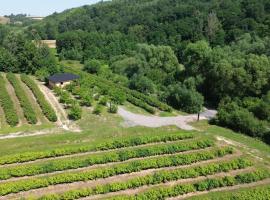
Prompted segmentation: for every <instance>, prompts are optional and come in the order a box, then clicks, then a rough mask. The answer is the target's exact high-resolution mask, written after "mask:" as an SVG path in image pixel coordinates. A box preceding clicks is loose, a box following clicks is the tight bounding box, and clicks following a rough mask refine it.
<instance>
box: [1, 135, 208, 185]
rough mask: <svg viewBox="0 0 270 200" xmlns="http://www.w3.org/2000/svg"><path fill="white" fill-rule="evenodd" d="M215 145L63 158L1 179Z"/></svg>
mask: <svg viewBox="0 0 270 200" xmlns="http://www.w3.org/2000/svg"><path fill="white" fill-rule="evenodd" d="M212 145H213V142H212V141H211V140H199V141H187V142H180V143H179V142H178V143H175V144H174V143H172V144H163V145H154V146H150V147H141V148H135V149H126V150H118V151H111V152H106V153H99V154H92V155H86V156H80V157H71V158H62V159H57V160H51V161H48V162H42V163H33V164H27V165H19V166H12V167H5V168H4V167H3V168H1V172H0V179H1V180H3V179H9V178H12V177H22V176H32V175H37V174H43V173H49V172H54V171H63V170H67V169H77V168H82V167H88V166H92V165H96V164H105V163H109V162H121V161H125V160H129V159H131V158H142V157H148V156H155V155H164V154H174V153H178V152H183V151H188V150H194V149H204V148H207V147H210V146H212Z"/></svg>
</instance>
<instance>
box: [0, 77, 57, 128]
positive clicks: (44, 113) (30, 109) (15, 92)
mask: <svg viewBox="0 0 270 200" xmlns="http://www.w3.org/2000/svg"><path fill="white" fill-rule="evenodd" d="M22 77H24V78H25V77H27V78H28V79H30V80H31V78H29V77H28V76H26V75H25V76H22ZM0 87H1V95H0V107H1V108H0V113H1V115H0V118H1V120H0V122H1V124H0V127H1V132H3V133H8V132H16V131H21V130H28V129H32V128H35V127H50V126H52V125H53V124H52V123H51V122H55V121H56V120H57V118H56V114H55V112H54V110H53V108H52V107H51V105H50V104H48V102H47V101H46V100H45V98H44V95H43V94H42V93H41V91H39V88H38V87H37V85H36V83H35V82H34V81H32V82H31V85H27V84H25V83H24V82H23V81H22V80H21V76H19V75H16V74H12V73H8V74H4V73H2V74H0ZM33 88H35V89H33ZM48 112H49V114H48Z"/></svg>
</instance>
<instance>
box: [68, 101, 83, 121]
mask: <svg viewBox="0 0 270 200" xmlns="http://www.w3.org/2000/svg"><path fill="white" fill-rule="evenodd" d="M68 117H69V119H72V120H79V119H81V118H82V108H81V107H80V105H78V104H76V103H75V104H72V105H71V108H70V110H69V113H68Z"/></svg>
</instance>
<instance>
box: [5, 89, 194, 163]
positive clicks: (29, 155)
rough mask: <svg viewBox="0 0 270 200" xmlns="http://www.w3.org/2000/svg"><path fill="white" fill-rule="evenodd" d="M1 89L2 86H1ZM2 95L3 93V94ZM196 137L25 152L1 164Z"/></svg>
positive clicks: (173, 136)
mask: <svg viewBox="0 0 270 200" xmlns="http://www.w3.org/2000/svg"><path fill="white" fill-rule="evenodd" d="M0 87H1V84H0ZM1 94H2V93H1ZM193 137H194V135H193V134H191V133H164V134H163V135H160V136H140V137H135V138H130V139H117V140H112V141H108V142H105V143H101V144H99V145H97V146H95V147H91V146H89V145H78V146H77V147H66V148H61V149H54V150H50V151H40V152H25V153H20V154H13V155H7V156H2V157H0V164H1V165H3V164H11V163H23V162H27V161H34V160H37V159H42V158H51V157H58V156H64V155H71V154H76V153H83V152H90V151H98V150H102V151H104V150H110V149H117V148H123V147H132V146H138V145H143V144H150V143H155V142H169V141H178V140H184V139H190V138H193Z"/></svg>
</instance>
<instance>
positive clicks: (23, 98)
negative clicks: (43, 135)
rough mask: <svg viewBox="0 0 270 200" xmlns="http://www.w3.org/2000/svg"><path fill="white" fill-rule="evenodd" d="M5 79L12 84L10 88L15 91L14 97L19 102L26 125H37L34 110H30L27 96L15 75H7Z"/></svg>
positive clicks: (30, 106)
mask: <svg viewBox="0 0 270 200" xmlns="http://www.w3.org/2000/svg"><path fill="white" fill-rule="evenodd" d="M7 79H8V80H9V82H10V83H11V84H12V86H13V88H14V90H15V93H16V96H17V98H18V100H19V102H20V105H21V107H22V109H23V114H24V116H25V118H26V119H27V121H28V123H30V124H36V123H37V117H36V113H35V111H34V109H33V108H32V105H31V103H30V101H29V99H28V97H27V95H26V94H25V91H24V89H23V88H22V86H21V85H20V82H19V80H18V79H17V77H16V76H15V74H12V73H8V74H7Z"/></svg>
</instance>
